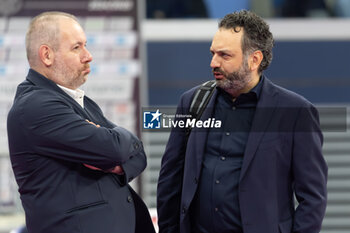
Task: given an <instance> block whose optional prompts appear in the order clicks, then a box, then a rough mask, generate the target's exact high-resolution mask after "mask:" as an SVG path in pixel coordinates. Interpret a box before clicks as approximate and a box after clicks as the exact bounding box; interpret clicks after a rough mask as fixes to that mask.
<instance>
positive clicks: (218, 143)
mask: <svg viewBox="0 0 350 233" xmlns="http://www.w3.org/2000/svg"><path fill="white" fill-rule="evenodd" d="M262 82H263V77H261V79H260V81H259V83H258V84H257V85H256V86H255V87H254V88H253V89H252V90H251V91H250V92H248V93H245V94H241V95H239V96H238V97H237V98H236V99H235V100H233V99H232V97H231V96H230V95H229V94H227V93H226V92H225V91H223V90H221V89H220V88H218V95H217V99H216V102H215V109H214V115H213V117H214V118H215V119H218V120H221V121H222V127H221V129H220V130H218V129H210V130H209V133H208V138H207V145H206V150H205V154H204V159H203V164H202V172H201V177H200V180H199V186H198V189H197V192H196V195H195V198H194V200H193V206H192V208H191V212H190V214H191V223H192V232H193V233H199V232H200V233H225V232H227V233H241V232H242V223H241V215H240V209H239V200H238V185H239V177H240V172H241V167H242V161H243V155H244V151H245V147H246V143H247V139H248V136H249V131H250V129H251V126H252V121H253V117H254V114H255V109H256V104H257V102H258V99H259V96H260V90H261V86H262Z"/></svg>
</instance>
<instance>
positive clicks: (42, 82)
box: [27, 69, 92, 120]
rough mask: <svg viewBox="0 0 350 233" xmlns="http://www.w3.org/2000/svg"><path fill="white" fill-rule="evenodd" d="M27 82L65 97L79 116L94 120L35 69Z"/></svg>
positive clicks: (30, 71)
mask: <svg viewBox="0 0 350 233" xmlns="http://www.w3.org/2000/svg"><path fill="white" fill-rule="evenodd" d="M27 80H29V81H30V82H32V83H34V84H35V85H36V86H38V87H41V88H45V89H49V90H52V91H55V92H57V95H63V96H64V98H65V99H66V100H67V101H68V102H70V103H71V104H72V105H73V106H74V110H75V111H77V112H79V114H80V115H81V116H83V117H85V118H86V119H89V120H92V119H91V115H90V114H89V113H88V112H86V110H85V109H83V108H82V107H81V106H80V105H79V104H78V103H77V102H76V101H75V100H74V99H73V98H72V97H70V96H69V95H68V94H67V93H65V92H64V91H63V90H62V89H61V88H59V87H58V86H57V85H56V83H54V82H53V81H51V80H49V79H47V78H46V77H44V76H43V75H41V74H40V73H38V72H36V71H35V70H33V69H30V70H29V73H28V75H27Z"/></svg>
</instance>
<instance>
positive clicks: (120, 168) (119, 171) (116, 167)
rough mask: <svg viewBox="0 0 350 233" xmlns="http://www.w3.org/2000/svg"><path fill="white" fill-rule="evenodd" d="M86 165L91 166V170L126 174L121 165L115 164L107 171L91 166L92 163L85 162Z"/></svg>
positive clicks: (98, 126)
mask: <svg viewBox="0 0 350 233" xmlns="http://www.w3.org/2000/svg"><path fill="white" fill-rule="evenodd" d="M86 121H87V122H88V123H90V124H92V125H94V126H96V127H97V128H100V127H101V126H100V125H98V124H95V123H94V122H92V121H89V120H87V119H86ZM84 166H85V167H87V168H90V169H91V170H95V171H103V172H110V173H114V174H117V175H123V174H124V170H123V168H122V167H121V166H115V167H114V168H111V169H108V170H106V171H104V170H102V169H100V168H98V167H94V166H91V165H88V164H85V163H84Z"/></svg>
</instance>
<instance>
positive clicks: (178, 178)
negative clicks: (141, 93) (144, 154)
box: [157, 95, 190, 233]
mask: <svg viewBox="0 0 350 233" xmlns="http://www.w3.org/2000/svg"><path fill="white" fill-rule="evenodd" d="M186 99H187V101H185V100H186ZM188 99H190V98H185V97H184V95H183V96H182V98H181V101H180V104H179V106H178V108H177V111H176V114H186V112H185V111H188V106H189V103H186V102H188V101H189V100H188ZM186 106H187V107H186ZM186 143H187V137H186V132H185V130H184V129H172V131H171V133H170V137H169V140H168V143H167V146H166V149H165V152H164V155H163V158H162V163H161V169H160V174H159V179H158V188H157V211H158V226H159V233H178V232H180V231H179V220H180V205H181V191H182V184H183V172H184V161H185V153H186Z"/></svg>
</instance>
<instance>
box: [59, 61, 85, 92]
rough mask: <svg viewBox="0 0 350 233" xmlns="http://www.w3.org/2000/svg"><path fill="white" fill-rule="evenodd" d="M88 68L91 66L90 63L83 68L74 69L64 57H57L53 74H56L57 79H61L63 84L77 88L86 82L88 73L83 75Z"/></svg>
mask: <svg viewBox="0 0 350 233" xmlns="http://www.w3.org/2000/svg"><path fill="white" fill-rule="evenodd" d="M87 68H89V64H86V65H85V66H84V67H82V68H81V69H73V68H71V67H70V66H69V65H67V64H66V63H65V62H64V61H63V60H62V59H60V58H57V59H56V58H55V60H54V66H53V74H54V75H55V76H56V80H61V82H62V86H65V87H67V88H71V89H73V90H75V89H77V88H78V87H80V86H81V85H83V84H84V83H85V81H86V76H87V75H83V74H82V72H83V71H84V70H85V69H87Z"/></svg>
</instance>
